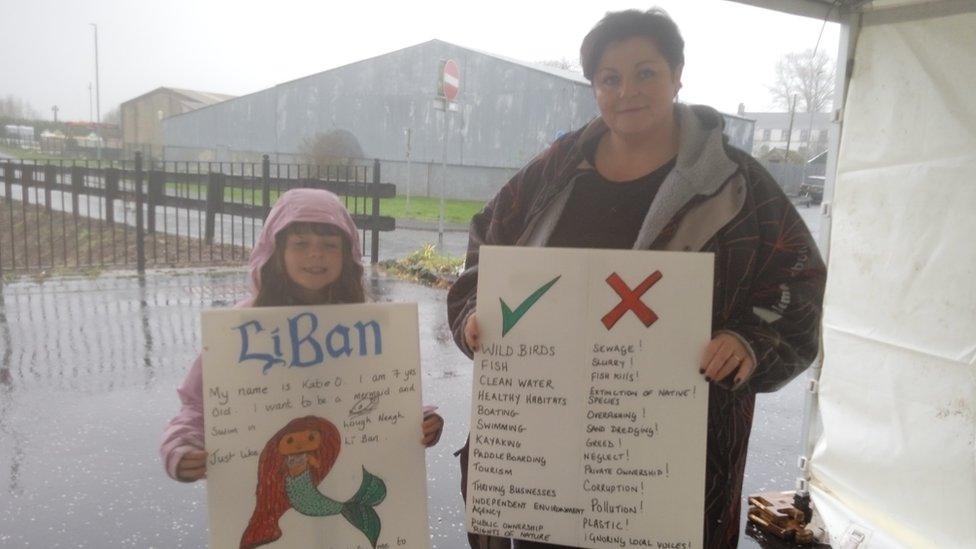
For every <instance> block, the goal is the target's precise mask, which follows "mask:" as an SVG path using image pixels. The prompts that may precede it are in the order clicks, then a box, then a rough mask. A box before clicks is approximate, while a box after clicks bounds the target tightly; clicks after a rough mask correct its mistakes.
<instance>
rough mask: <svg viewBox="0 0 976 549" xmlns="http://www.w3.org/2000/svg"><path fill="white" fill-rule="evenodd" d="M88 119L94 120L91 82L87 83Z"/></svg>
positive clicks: (93, 99)
mask: <svg viewBox="0 0 976 549" xmlns="http://www.w3.org/2000/svg"><path fill="white" fill-rule="evenodd" d="M88 121H89V122H94V121H95V96H94V95H92V83H91V82H89V83H88Z"/></svg>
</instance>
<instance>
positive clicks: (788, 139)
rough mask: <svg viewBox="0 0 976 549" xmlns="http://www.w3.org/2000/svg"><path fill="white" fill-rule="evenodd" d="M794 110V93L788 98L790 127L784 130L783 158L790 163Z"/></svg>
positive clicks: (785, 162)
mask: <svg viewBox="0 0 976 549" xmlns="http://www.w3.org/2000/svg"><path fill="white" fill-rule="evenodd" d="M795 112H796V94H795V93H794V94H793V97H792V98H791V100H790V129H789V130H787V131H786V154H785V155H784V158H783V163H784V164H789V163H790V140H791V139H792V138H793V114H794V113H795Z"/></svg>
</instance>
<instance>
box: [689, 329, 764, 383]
mask: <svg viewBox="0 0 976 549" xmlns="http://www.w3.org/2000/svg"><path fill="white" fill-rule="evenodd" d="M755 368H756V365H755V363H753V361H752V358H751V355H750V354H749V350H748V349H746V347H745V345H743V344H742V342H741V341H739V338H737V337H735V336H734V335H732V334H724V333H723V334H718V335H717V336H715V337H714V338H713V339H712V341H711V342H709V344H708V345H707V346H706V347H705V353H704V355H703V356H702V361H701V365H700V366H699V367H698V373H700V374H702V375H704V376H705V381H708V382H712V381H721V380H723V379H726V378H728V377H729V376H732V375H733V374H734V376H735V377H734V378H733V380H732V388H733V389H735V388H737V387H738V386H739V385H740V384H741V383H742V382H743V381H744V380H746V379H748V378H749V376H750V375H751V374H752V371H753V370H754V369H755Z"/></svg>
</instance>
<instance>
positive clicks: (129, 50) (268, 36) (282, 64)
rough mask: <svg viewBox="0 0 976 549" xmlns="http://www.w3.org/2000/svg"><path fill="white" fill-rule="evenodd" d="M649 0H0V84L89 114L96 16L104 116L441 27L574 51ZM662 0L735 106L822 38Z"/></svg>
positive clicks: (491, 41)
mask: <svg viewBox="0 0 976 549" xmlns="http://www.w3.org/2000/svg"><path fill="white" fill-rule="evenodd" d="M651 5H655V4H652V3H647V4H643V3H635V2H618V1H601V2H585V3H582V2H581V3H579V4H576V3H574V2H571V1H566V0H561V1H550V0H519V1H510V0H490V1H484V2H477V3H471V2H450V1H448V0H442V1H440V2H429V1H426V0H424V1H418V0H409V1H402V0H401V1H399V2H375V1H368V0H359V1H351V2H336V1H326V0H319V1H297V0H276V1H274V2H270V1H265V2H256V1H250V0H192V1H191V0H165V1H161V0H61V1H57V0H0V96H6V95H7V94H13V95H15V96H18V97H20V98H22V99H25V100H27V101H29V102H30V103H31V106H32V107H33V108H34V109H35V110H37V111H38V112H39V113H40V114H41V115H42V116H43V117H45V118H48V117H50V116H51V106H52V105H58V107H59V108H60V109H61V110H60V114H59V118H61V119H70V120H87V119H88V117H89V95H88V85H89V83H93V82H94V80H95V76H94V75H95V70H94V52H93V39H92V27H91V26H90V25H89V23H97V24H98V37H99V65H100V69H101V90H102V92H101V110H102V113H103V114H104V113H105V112H107V111H108V110H109V109H111V108H113V107H116V106H118V104H119V103H121V102H122V101H125V100H128V99H131V98H133V97H135V96H137V95H140V94H142V93H145V92H147V91H149V90H151V89H154V88H156V87H159V86H173V87H181V88H190V89H197V90H203V91H211V92H219V93H227V94H233V95H244V94H247V93H251V92H255V91H258V90H261V89H264V88H267V87H270V86H273V85H275V84H278V83H281V82H285V81H288V80H292V79H295V78H299V77H302V76H306V75H309V74H314V73H317V72H321V71H323V70H327V69H330V68H333V67H336V66H340V65H343V64H346V63H350V62H354V61H357V60H360V59H364V58H367V57H372V56H375V55H380V54H383V53H385V52H389V51H393V50H397V49H400V48H404V47H407V46H411V45H414V44H418V43H421V42H425V41H427V40H430V39H433V38H438V39H441V40H445V41H447V42H452V43H455V44H458V45H461V46H465V47H469V48H474V49H478V50H482V51H488V52H492V53H497V54H500V55H504V56H507V57H513V58H516V59H522V60H525V61H539V60H545V59H559V58H569V59H576V58H577V57H578V55H579V43H580V40H581V39H582V38H583V36H584V35H585V34H586V32H587V31H588V30H589V29H590V28H591V27H592V26H593V24H594V23H596V21H597V20H598V19H599V18H600V17H602V16H603V14H604V13H605V12H606V11H608V10H618V9H625V8H631V7H636V8H641V9H645V8H647V7H649V6H651ZM656 5H659V6H661V7H663V8H665V9H667V10H668V11H669V12H670V14H671V16H672V17H673V18H674V19H675V21H677V23H678V25H679V27H680V28H681V30H682V34H683V35H684V38H685V42H686V49H685V56H686V66H685V71H684V88H683V90H682V99H683V100H684V101H687V102H694V103H706V104H710V105H713V106H715V107H717V108H719V109H721V110H725V111H728V112H734V111H735V109H736V106H737V105H738V103H739V102H743V103H745V104H746V107H747V108H748V109H749V110H766V109H767V107H769V106H770V100H769V94H768V92H767V90H766V85H769V84H771V83H772V80H773V67H774V65H775V63H776V60H777V59H778V58H779V57H780V56H781V55H782V54H784V53H787V52H791V51H800V50H805V49H808V48H813V47H814V45H815V43H816V41H817V36H818V34H819V33H820V29H821V26H822V22H821V21H817V20H813V19H807V18H801V17H795V16H789V15H783V14H779V13H775V12H772V11H768V10H763V9H759V8H754V7H750V6H744V5H741V4H737V3H734V2H728V1H725V0H677V1H674V0H660V1H658V2H656ZM471 6H474V7H471ZM837 40H838V26H837V25H835V24H830V23H828V24H827V26H826V30H825V32H824V37H823V40H822V42H821V45H820V47H821V48H822V49H825V50H826V51H827V52H828V53H829V54H830V55H831V57H836V53H837ZM462 79H463V75H462ZM462 90H463V83H462ZM432 93H433V90H432ZM462 100H463V98H462Z"/></svg>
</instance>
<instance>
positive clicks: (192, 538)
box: [0, 208, 817, 549]
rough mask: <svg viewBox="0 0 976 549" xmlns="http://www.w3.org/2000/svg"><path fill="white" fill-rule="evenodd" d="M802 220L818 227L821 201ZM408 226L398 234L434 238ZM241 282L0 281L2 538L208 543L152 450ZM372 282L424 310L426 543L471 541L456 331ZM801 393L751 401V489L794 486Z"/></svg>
mask: <svg viewBox="0 0 976 549" xmlns="http://www.w3.org/2000/svg"><path fill="white" fill-rule="evenodd" d="M801 213H803V214H804V217H805V218H807V219H808V224H811V225H815V224H816V221H817V219H816V209H815V208H806V209H804V210H802V211H801ZM416 232H417V233H418V234H417V235H415V236H413V237H411V238H406V236H407V235H406V234H404V235H403V238H404V240H411V242H412V241H413V240H416V239H421V238H423V237H424V236H432V237H433V239H434V240H435V241H436V233H430V232H425V231H416ZM456 238H458V239H459V241H460V242H462V244H460V247H462V248H463V241H464V240H466V238H465V237H464V235H459V236H456ZM414 245H415V243H406V244H404V247H405V248H408V247H411V246H414ZM243 283H244V276H243V273H242V272H240V271H237V272H230V273H223V274H203V273H183V274H150V275H148V276H147V277H146V278H145V279H144V280H140V279H138V278H135V277H125V276H103V277H100V278H97V279H79V280H50V281H47V282H44V283H42V284H37V283H31V282H21V283H14V284H7V285H6V286H4V287H3V288H2V292H0V295H2V302H0V547H23V546H30V547H52V548H54V547H202V546H205V545H206V528H207V526H206V523H207V519H206V496H205V486H204V485H203V483H195V484H180V483H177V482H174V481H171V480H169V479H168V477H166V475H165V473H164V472H163V470H162V466H161V464H160V460H159V458H158V456H157V454H156V448H157V444H158V439H159V436H160V433H161V432H162V429H163V426H164V425H165V424H166V422H167V421H168V420H169V418H170V417H172V415H173V414H175V412H176V411H177V408H178V400H177V398H176V394H175V388H176V386H177V385H178V383H179V382H180V381H181V379H182V377H183V375H184V373H185V370H186V368H187V367H188V366H189V363H190V361H191V360H192V358H193V356H194V353H195V349H197V348H198V333H199V312H200V310H202V309H204V308H209V307H223V306H227V305H230V304H232V303H233V302H234V301H235V300H236V299H237V298H238V297H239V296H240V295H241V293H242V290H243ZM369 287H370V291H371V292H372V293H373V295H374V297H375V299H376V300H377V301H408V302H417V303H418V304H419V312H420V326H421V334H420V337H421V342H422V345H421V353H422V359H423V365H424V387H423V389H424V400H425V401H426V402H429V403H432V404H437V405H438V406H440V408H441V410H440V411H441V413H442V414H443V416H444V417H445V418H446V420H447V427H446V430H445V433H444V436H443V437H442V439H441V442H440V444H439V445H438V446H436V447H434V448H432V449H431V450H429V451H428V453H427V458H428V459H427V467H428V477H429V483H428V491H429V501H428V510H429V516H430V524H431V533H432V536H433V545H434V547H438V548H444V549H447V548H458V547H464V541H463V540H464V536H463V526H462V509H461V505H460V498H459V496H458V483H459V475H458V470H457V466H456V460H455V458H454V457H453V456H452V455H451V454H452V453H453V451H454V450H455V449H456V448H458V447H460V446H461V445H462V443H463V438H464V436H465V434H466V432H467V419H468V414H469V408H468V406H469V403H470V387H471V368H470V362H469V361H467V360H466V359H465V358H464V357H463V356H462V355H461V354H460V353H459V352H458V351H457V350H456V349H455V347H454V344H453V342H452V341H451V339H450V336H449V333H448V330H447V327H446V320H445V310H444V305H443V300H444V291H443V290H434V289H430V288H424V287H421V286H417V285H414V284H410V283H406V282H402V281H398V280H393V279H389V278H376V277H374V278H371V279H370V284H369ZM803 398H804V394H803V383H802V379H801V380H797V381H794V382H793V383H792V384H790V385H789V386H787V387H786V388H784V389H783V390H781V391H779V392H778V393H775V394H772V395H762V396H760V397H759V402H758V408H757V413H756V419H755V424H754V428H753V436H752V440H751V444H750V454H749V462H748V465H747V471H746V478H745V486H744V490H743V492H744V493H746V494H748V493H750V492H754V491H761V490H773V489H788V488H791V487H792V486H793V482H794V481H793V479H794V477H795V476H796V469H795V465H794V464H795V460H796V456H797V453H798V449H799V442H798V440H799V432H800V424H801V421H802V405H803ZM742 546H743V547H747V546H755V543H754V542H752V541H751V540H749V539H748V538H745V539H744V540H743V543H742Z"/></svg>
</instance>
